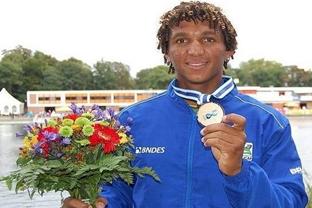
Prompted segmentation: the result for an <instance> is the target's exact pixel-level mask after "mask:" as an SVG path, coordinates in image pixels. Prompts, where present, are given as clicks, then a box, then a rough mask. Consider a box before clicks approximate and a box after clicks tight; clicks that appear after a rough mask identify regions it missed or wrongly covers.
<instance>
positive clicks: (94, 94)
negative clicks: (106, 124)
mask: <svg viewBox="0 0 312 208" xmlns="http://www.w3.org/2000/svg"><path fill="white" fill-rule="evenodd" d="M238 90H239V91H240V92H241V93H243V94H247V95H249V96H252V97H254V98H256V99H258V100H260V101H262V102H264V103H266V104H268V105H271V106H273V107H274V108H276V109H278V110H279V111H281V112H283V113H286V114H287V113H290V114H291V113H292V112H295V111H298V110H299V111H300V112H301V111H302V113H303V114H306V113H308V114H312V87H253V86H241V87H238ZM163 91H164V90H90V91H78V90H77V91H28V92H27V107H28V111H31V112H33V113H39V112H48V111H55V112H66V111H69V110H70V109H69V108H68V106H69V105H70V104H71V103H76V104H77V105H85V106H92V105H93V104H97V105H99V106H102V107H104V108H106V107H112V108H115V109H117V110H120V109H122V108H124V107H126V106H129V105H131V104H133V103H136V102H139V101H142V100H145V99H148V98H150V97H152V96H154V95H156V94H158V93H161V92H163ZM296 113H297V112H296Z"/></svg>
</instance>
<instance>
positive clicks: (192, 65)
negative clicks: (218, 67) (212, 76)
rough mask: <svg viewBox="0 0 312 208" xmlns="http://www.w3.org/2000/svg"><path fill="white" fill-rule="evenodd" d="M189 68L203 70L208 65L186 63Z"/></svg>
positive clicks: (203, 63)
mask: <svg viewBox="0 0 312 208" xmlns="http://www.w3.org/2000/svg"><path fill="white" fill-rule="evenodd" d="M186 65H187V66H189V67H190V68H194V69H201V68H203V67H205V66H206V65H207V62H198V63H186Z"/></svg>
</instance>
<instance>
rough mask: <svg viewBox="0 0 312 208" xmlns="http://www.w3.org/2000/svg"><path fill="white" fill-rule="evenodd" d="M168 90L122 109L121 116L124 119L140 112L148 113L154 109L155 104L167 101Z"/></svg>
mask: <svg viewBox="0 0 312 208" xmlns="http://www.w3.org/2000/svg"><path fill="white" fill-rule="evenodd" d="M167 92H168V91H164V92H162V93H159V94H157V95H155V96H152V97H150V98H148V99H145V100H142V101H140V102H137V103H135V104H133V105H130V106H128V107H126V108H124V109H122V110H121V111H120V113H119V118H121V120H123V118H125V117H134V116H136V115H140V114H143V115H146V113H148V112H150V111H152V109H153V108H155V106H158V105H161V104H162V103H163V102H164V101H165V99H166V95H167Z"/></svg>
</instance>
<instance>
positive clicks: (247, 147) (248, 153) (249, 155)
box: [243, 142, 253, 161]
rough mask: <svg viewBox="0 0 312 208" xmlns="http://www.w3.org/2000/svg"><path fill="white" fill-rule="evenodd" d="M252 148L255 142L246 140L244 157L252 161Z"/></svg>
mask: <svg viewBox="0 0 312 208" xmlns="http://www.w3.org/2000/svg"><path fill="white" fill-rule="evenodd" d="M252 150H253V144H252V143H251V142H246V144H245V147H244V153H243V159H245V160H248V161H251V160H252Z"/></svg>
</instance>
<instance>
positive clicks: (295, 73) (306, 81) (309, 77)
mask: <svg viewBox="0 0 312 208" xmlns="http://www.w3.org/2000/svg"><path fill="white" fill-rule="evenodd" d="M285 68H286V70H287V76H286V79H285V83H286V85H287V86H288V87H308V86H311V85H312V72H311V71H305V70H304V69H300V68H298V67H297V66H287V67H285Z"/></svg>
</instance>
